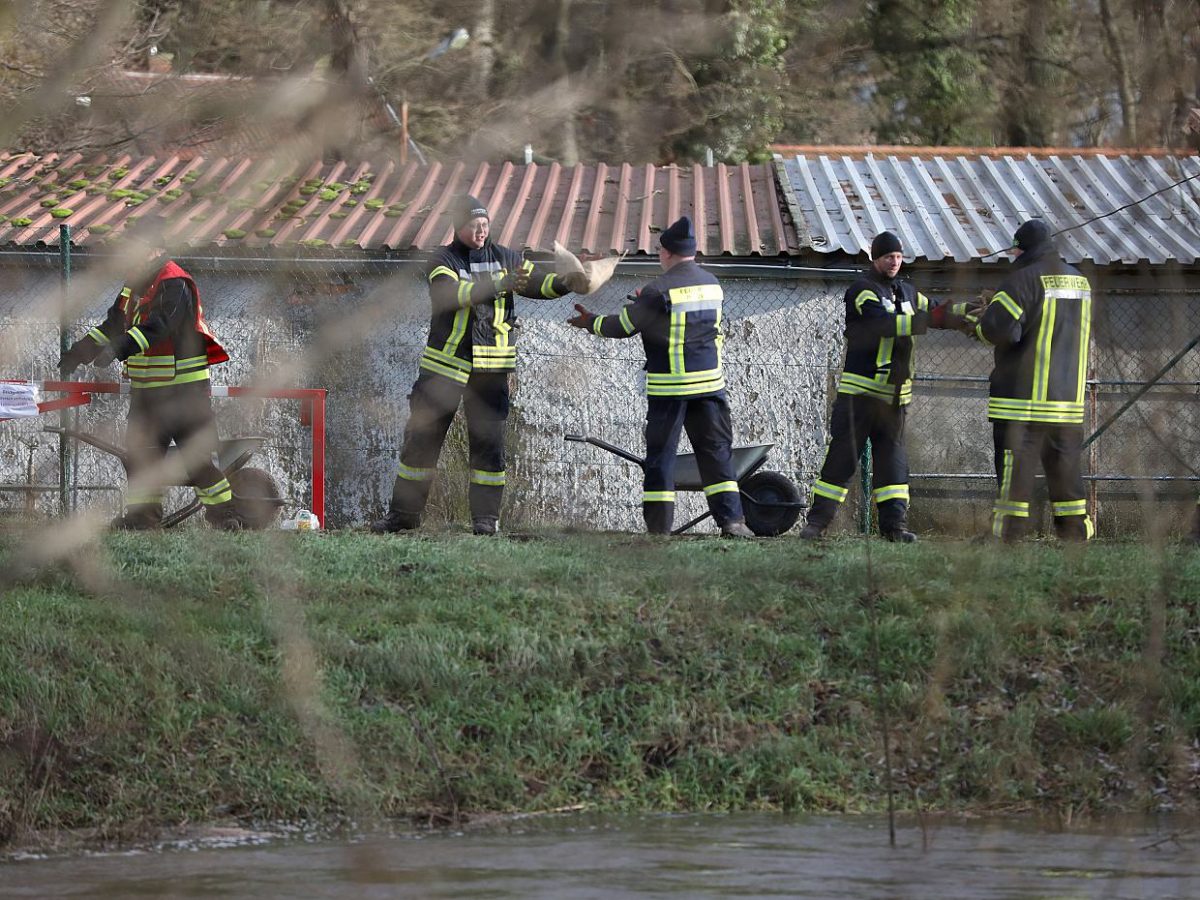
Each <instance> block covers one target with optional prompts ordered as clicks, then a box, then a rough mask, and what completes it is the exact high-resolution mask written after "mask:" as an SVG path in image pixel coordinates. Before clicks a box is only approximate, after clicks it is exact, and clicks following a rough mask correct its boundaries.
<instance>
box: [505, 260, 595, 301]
mask: <svg viewBox="0 0 1200 900" xmlns="http://www.w3.org/2000/svg"><path fill="white" fill-rule="evenodd" d="M521 268H522V271H523V272H525V274H526V279H525V283H524V286H522V287H518V288H516V292H517V293H518V294H520V295H521V296H522V297H528V298H530V299H531V300H554V299H556V298H558V297H562V296H564V295H566V294H574V293H579V292H580V291H581V290H583V289H584V288H586V287H587V276H586V275H585V274H584V273H583V272H571V273H568V274H566V275H558V274H556V273H555V272H553V271H551V270H550V269H547V268H545V267H544V266H537V265H534V264H533V263H532V262H530V261H529V260H526V261H525V262H524V264H523V265H522V267H521Z"/></svg>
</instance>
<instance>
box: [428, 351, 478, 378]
mask: <svg viewBox="0 0 1200 900" xmlns="http://www.w3.org/2000/svg"><path fill="white" fill-rule="evenodd" d="M421 368H422V369H424V370H425V371H426V372H433V373H434V374H435V375H444V376H445V377H447V378H449V379H450V380H451V381H457V382H458V383H459V384H466V383H467V381H468V379H470V377H471V373H470V372H463V371H462V370H460V369H452V368H451V367H450V366H447V365H443V364H442V363H440V362H437V361H436V360H432V359H428V358H427V357H422V358H421Z"/></svg>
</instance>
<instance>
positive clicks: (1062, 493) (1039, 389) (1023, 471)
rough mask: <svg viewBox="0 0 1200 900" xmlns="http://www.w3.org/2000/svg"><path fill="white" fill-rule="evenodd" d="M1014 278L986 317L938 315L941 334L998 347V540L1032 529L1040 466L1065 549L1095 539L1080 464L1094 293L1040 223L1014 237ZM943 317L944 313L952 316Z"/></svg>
mask: <svg viewBox="0 0 1200 900" xmlns="http://www.w3.org/2000/svg"><path fill="white" fill-rule="evenodd" d="M1012 252H1013V253H1014V254H1015V256H1016V262H1015V263H1014V264H1013V270H1012V272H1011V274H1009V276H1008V277H1007V278H1005V279H1004V281H1003V282H1002V283H1001V285H1000V287H999V289H998V290H997V291H996V292H995V294H993V295H992V297H991V299H990V301H989V302H988V303H987V305H986V306H985V307H983V308H982V310H975V311H972V312H970V313H968V315H967V316H966V319H965V321H963V320H961V319H959V318H958V316H957V315H956V314H958V313H961V312H963V310H962V309H961V307H959V306H958V305H956V306H955V307H953V308H949V307H939V309H938V310H937V311H935V313H934V316H933V318H932V321H931V323H930V324H931V325H932V326H933V327H957V328H959V329H960V330H963V331H965V332H966V333H967V334H969V335H971V336H972V337H974V338H975V339H976V340H978V341H980V342H981V343H983V344H986V345H989V346H992V347H995V368H993V369H992V375H991V390H990V395H989V397H988V419H989V420H991V422H992V437H993V442H994V445H995V460H996V481H997V484H998V488H999V490H998V491H997V496H996V503H995V505H994V506H993V508H992V535H993V536H994V537H996V538H999V539H1001V540H1006V541H1013V540H1018V539H1019V538H1020V537H1021V536H1022V535H1024V533H1025V531H1026V529H1027V527H1028V524H1029V511H1030V503H1031V502H1032V500H1033V480H1034V476H1035V474H1036V473H1037V469H1038V467H1039V465H1040V466H1041V467H1042V468H1044V469H1045V473H1046V488H1047V491H1048V493H1049V495H1050V503H1051V506H1052V508H1053V511H1054V527H1055V531H1056V532H1057V533H1058V536H1059V537H1060V538H1062V539H1063V540H1074V541H1083V540H1087V539H1088V538H1090V537H1091V536H1092V533H1093V528H1092V520H1091V518H1090V517H1089V516H1088V511H1087V500H1086V497H1085V494H1084V487H1083V479H1082V477H1081V475H1080V469H1079V464H1080V455H1081V452H1082V449H1083V398H1084V392H1085V389H1086V387H1087V370H1088V341H1089V339H1090V336H1091V321H1092V288H1091V285H1090V284H1089V283H1088V280H1087V278H1085V277H1084V276H1083V275H1082V274H1081V273H1080V271H1079V270H1078V269H1076V268H1075V267H1074V266H1071V265H1069V264H1067V263H1066V262H1065V261H1064V260H1063V259H1062V258H1061V257H1060V256H1059V254H1058V250H1057V248H1056V247H1055V244H1054V237H1053V235H1052V234H1051V232H1050V227H1049V226H1048V225H1047V224H1046V223H1045V222H1043V221H1042V220H1040V219H1031V220H1029V221H1028V222H1025V223H1024V224H1023V225H1021V227H1020V228H1018V229H1017V231H1016V234H1014V235H1013V248H1012ZM943 311H944V312H943Z"/></svg>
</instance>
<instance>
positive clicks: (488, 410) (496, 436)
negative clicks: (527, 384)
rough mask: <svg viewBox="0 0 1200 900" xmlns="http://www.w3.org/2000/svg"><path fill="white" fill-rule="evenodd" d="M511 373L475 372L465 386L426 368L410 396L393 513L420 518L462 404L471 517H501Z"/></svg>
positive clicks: (394, 493) (393, 497) (394, 491)
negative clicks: (426, 370) (466, 446)
mask: <svg viewBox="0 0 1200 900" xmlns="http://www.w3.org/2000/svg"><path fill="white" fill-rule="evenodd" d="M509 374H510V373H508V372H472V373H471V377H470V378H469V379H468V380H467V383H466V384H460V383H459V382H457V381H454V380H453V379H451V378H447V377H445V376H443V375H435V374H433V373H432V372H425V371H422V372H421V374H420V375H418V376H417V381H416V383H415V384H414V385H413V389H412V393H411V394H410V395H409V398H408V399H409V407H408V408H409V414H408V424H407V425H406V426H405V429H404V447H403V449H401V451H400V470H399V472H398V473H397V475H396V483H395V486H394V487H393V489H392V502H391V511H393V512H400V513H403V514H405V515H407V516H409V517H411V518H413V519H414V520H419V519H420V517H421V513H422V512H424V510H425V503H426V501H427V500H428V499H429V489H430V487H431V486H432V484H433V476H434V474H435V473H436V471H437V461H438V456H440V455H441V452H442V445H443V444H444V443H445V442H446V432H447V431H449V429H450V423H451V422H453V421H454V415H455V413H457V412H458V407H459V404H460V403H461V404H462V406H463V412H464V413H465V415H466V417H467V440H468V446H469V452H470V462H471V485H470V489H469V495H468V499H469V502H470V506H471V518H473V519H479V518H493V519H498V518H500V501H501V500H502V499H503V497H504V484H505V469H504V465H505V463H504V437H505V426H506V424H507V422H508V409H509Z"/></svg>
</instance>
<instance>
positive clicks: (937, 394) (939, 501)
mask: <svg viewBox="0 0 1200 900" xmlns="http://www.w3.org/2000/svg"><path fill="white" fill-rule="evenodd" d="M181 261H182V262H183V264H184V266H185V267H186V268H188V269H189V270H190V271H191V272H192V274H193V275H194V276H195V277H196V279H197V281H198V283H199V286H200V291H201V295H202V297H203V301H204V305H205V310H206V314H207V317H208V320H209V322H210V324H211V325H212V327H213V330H214V331H215V333H216V334H217V335H218V337H219V338H220V339H221V341H222V342H223V343H224V344H225V346H226V348H227V349H228V350H229V352H230V356H231V357H232V360H231V362H230V363H228V364H226V365H223V366H220V367H218V368H217V369H215V370H214V375H213V378H214V382H215V383H219V384H255V385H259V386H265V387H320V388H325V389H327V390H328V391H329V401H328V438H327V441H328V447H327V465H328V469H327V478H328V484H327V492H328V500H327V515H328V519H327V521H328V524H329V525H330V526H335V527H336V526H351V525H356V524H361V523H363V522H365V521H367V520H369V519H370V518H371V517H372V516H374V515H377V514H378V513H380V512H381V511H382V509H383V506H384V504H385V503H386V498H387V496H388V494H389V491H390V484H391V481H392V478H393V476H394V473H395V469H396V463H397V460H398V457H399V450H400V446H401V443H402V440H403V430H404V423H405V420H406V418H407V412H408V407H407V401H406V397H407V394H408V391H409V389H410V387H411V384H412V381H413V379H414V378H415V376H416V372H417V364H418V358H419V355H420V352H421V349H422V348H423V347H424V345H425V339H426V334H427V329H428V303H429V300H428V292H427V287H426V285H425V282H424V280H423V278H422V273H423V264H422V263H421V262H420V261H415V260H386V261H385V260H363V259H361V258H351V257H340V258H335V257H332V256H331V257H326V258H321V259H309V260H299V261H298V260H291V261H281V260H277V259H248V258H209V257H182V258H181ZM114 264H115V263H114V261H113V260H111V259H107V258H106V257H104V256H102V255H95V254H93V255H91V256H88V257H86V258H82V259H79V258H77V259H76V261H75V271H74V274H73V280H72V282H71V285H70V288H69V297H70V305H69V312H68V314H67V318H68V319H69V320H70V321H71V322H72V323H73V325H72V326H71V328H70V329H69V330H70V331H71V332H72V336H73V337H77V336H78V335H79V334H81V333H82V332H83V330H84V329H85V328H86V326H87V325H88V324H91V323H93V322H96V321H98V320H99V319H100V318H102V316H103V314H104V310H105V308H106V307H107V305H108V303H109V302H110V300H111V298H112V297H113V295H114V294H115V292H116V290H117V288H118V285H119V283H120V279H119V278H117V277H115V276H114V275H111V274H107V273H108V272H109V270H110V269H112V267H113V265H114ZM711 268H712V269H713V270H714V271H715V272H716V273H717V274H718V275H719V277H720V278H721V281H722V285H723V287H724V290H725V295H726V301H725V333H726V343H725V363H726V369H727V381H728V385H729V395H730V402H731V405H732V408H733V416H734V429H735V439H736V441H737V442H738V443H754V444H757V443H769V444H773V445H774V446H773V448H772V450H771V452H770V456H769V458H768V462H767V465H766V468H768V469H772V470H776V471H780V472H782V473H784V474H786V475H787V476H788V477H790V478H792V479H793V480H795V481H796V482H797V484H798V485H799V487H800V489H801V492H802V494H803V495H805V496H807V495H808V491H809V487H810V485H811V483H812V481H813V479H814V478H815V477H816V474H817V472H818V471H819V469H820V466H821V462H822V460H823V457H824V448H825V441H826V426H827V422H828V412H829V407H830V405H831V402H832V398H833V392H834V390H835V389H836V383H837V374H838V372H839V371H840V368H841V361H842V337H841V332H842V320H843V313H842V295H843V293H844V291H845V289H846V287H847V285H848V282H849V280H850V279H851V278H853V277H854V273H853V272H850V271H832V270H800V269H788V268H782V267H780V266H772V265H761V266H721V265H714V266H712V267H711ZM656 273H657V268H656V267H655V266H651V265H648V264H640V263H634V264H623V265H622V267H621V268H620V269H619V270H618V273H617V275H616V276H615V277H614V278H613V280H612V281H610V282H609V283H608V284H607V285H605V286H604V288H602V289H601V290H600V291H598V292H597V293H596V294H594V295H592V296H590V297H588V298H586V299H585V300H583V302H585V303H586V304H587V306H588V307H589V308H591V309H593V310H594V311H597V312H600V313H611V312H616V311H617V310H619V309H620V306H621V305H622V304H623V303H624V302H625V298H626V296H627V295H628V294H629V293H630V292H631V291H633V290H634V289H636V288H637V287H638V286H640V285H641V284H644V283H645V282H646V281H648V280H650V279H651V278H653V277H654V275H655V274H656ZM999 274H1001V273H1000V269H996V270H995V271H993V270H991V269H988V268H986V267H985V268H983V269H978V270H970V271H968V270H965V269H964V270H963V271H960V272H955V273H950V274H947V273H936V272H934V273H922V272H920V271H914V272H913V273H912V274H911V277H912V279H913V281H914V282H915V283H916V284H917V285H918V287H919V288H920V289H921V290H922V291H924V292H925V293H927V294H928V295H930V297H931V298H932V299H933V300H934V301H935V302H938V301H941V300H943V299H947V298H949V297H951V296H955V297H965V296H972V295H974V294H975V293H977V292H978V291H979V289H980V288H981V287H988V286H991V287H994V286H995V280H996V278H997V277H998V275H999ZM1096 282H1097V284H1096V287H1097V300H1096V310H1095V315H1094V330H1093V345H1094V346H1093V357H1092V360H1093V365H1092V383H1091V386H1090V389H1089V392H1088V406H1087V416H1088V418H1087V431H1088V433H1089V434H1090V433H1092V432H1094V431H1097V430H1099V429H1100V428H1101V426H1105V427H1104V430H1103V431H1102V432H1101V433H1100V435H1099V437H1098V439H1097V440H1095V441H1094V442H1093V443H1092V444H1090V445H1089V447H1088V449H1087V453H1086V458H1085V460H1084V467H1085V472H1086V473H1087V477H1088V478H1089V484H1090V485H1091V487H1092V489H1093V499H1094V500H1096V501H1098V502H1099V510H1100V515H1099V524H1100V526H1101V528H1102V531H1105V532H1107V533H1110V534H1114V533H1124V532H1126V531H1128V530H1129V529H1130V528H1132V527H1135V526H1136V527H1140V524H1141V522H1142V520H1143V515H1142V505H1143V504H1144V503H1145V502H1146V501H1148V500H1156V501H1161V500H1162V499H1164V498H1171V497H1176V498H1178V497H1180V496H1184V497H1189V498H1190V496H1191V493H1192V485H1191V480H1192V479H1194V476H1195V472H1194V469H1193V468H1192V464H1191V460H1193V459H1195V458H1196V449H1197V448H1196V447H1195V446H1194V444H1195V442H1196V438H1195V433H1196V432H1195V428H1194V422H1193V417H1194V415H1195V413H1194V412H1193V410H1194V408H1195V404H1194V402H1193V401H1194V398H1195V394H1196V388H1197V385H1198V384H1200V371H1198V369H1197V366H1200V362H1198V361H1197V357H1196V354H1195V353H1183V354H1182V355H1181V356H1179V354H1180V351H1182V350H1184V349H1185V347H1186V346H1187V345H1188V342H1189V340H1190V339H1191V338H1192V337H1193V336H1194V335H1195V334H1198V333H1200V314H1198V313H1197V312H1196V310H1195V303H1194V302H1193V300H1194V293H1192V292H1189V291H1188V290H1187V289H1186V285H1185V284H1184V279H1183V276H1182V275H1180V276H1177V277H1176V278H1174V279H1167V278H1165V277H1164V278H1151V277H1144V278H1141V279H1133V280H1122V279H1119V278H1112V279H1111V280H1110V283H1106V280H1105V279H1104V278H1099V277H1097V278H1096ZM62 296H63V286H62V276H61V271H60V267H59V265H58V264H57V256H55V255H52V254H49V253H48V254H44V255H40V254H22V255H19V256H14V257H13V258H11V259H10V260H9V261H8V265H7V266H6V267H5V284H4V287H3V289H0V323H2V324H3V326H4V329H3V335H4V336H3V339H2V343H0V363H2V366H0V377H6V378H30V379H33V380H45V379H49V378H53V377H56V371H55V365H54V364H55V361H56V360H57V358H58V332H59V314H58V313H59V309H60V306H61V298H62ZM579 300H580V298H578V297H573V296H568V297H565V298H561V299H559V300H554V301H537V300H519V301H518V313H519V327H518V329H517V335H518V338H517V346H518V348H519V364H518V374H517V376H516V378H515V381H514V392H513V410H512V414H511V418H510V429H509V445H510V448H509V449H510V454H509V489H508V491H507V494H506V501H505V509H504V518H505V520H506V524H507V525H508V526H509V527H518V526H533V525H555V526H566V527H581V528H611V529H630V530H638V529H640V527H641V519H640V495H641V479H640V470H639V469H638V468H637V467H636V466H634V465H633V464H631V463H628V462H626V461H624V460H622V459H620V458H618V457H616V456H613V455H611V454H608V453H606V452H604V451H602V450H599V449H597V448H595V447H592V446H587V445H580V444H574V443H566V442H564V440H563V437H564V435H566V434H569V433H577V434H583V435H588V436H593V437H598V438H602V439H604V440H607V441H609V442H611V443H614V444H617V445H619V446H622V447H625V448H627V449H629V450H632V451H633V452H635V453H639V454H640V453H641V451H642V448H643V446H644V438H643V433H642V430H643V422H644V413H645V400H644V395H643V382H644V375H643V372H642V365H643V362H644V359H645V357H644V354H643V351H642V347H641V341H640V340H639V339H636V338H635V339H633V340H625V341H616V340H603V339H601V338H597V337H595V336H594V335H591V334H589V333H586V332H581V331H579V330H577V329H573V328H570V327H569V326H568V325H566V324H565V320H566V319H567V318H568V316H569V315H570V314H571V311H572V306H573V304H574V303H575V302H577V301H579ZM1175 356H1179V358H1178V359H1176V360H1175V361H1174V364H1173V365H1172V367H1171V368H1170V369H1169V370H1167V371H1165V372H1161V370H1162V369H1163V368H1164V367H1165V366H1166V365H1167V363H1169V362H1171V361H1172V358H1173V357H1175ZM917 368H918V371H919V375H918V380H917V385H916V387H917V390H916V399H915V401H914V403H913V405H912V407H911V408H910V415H909V425H908V450H909V456H910V460H911V468H912V472H913V521H914V524H915V525H916V526H917V527H918V528H921V529H924V530H935V531H941V532H946V533H959V534H962V533H973V532H977V531H980V530H982V529H984V528H985V527H986V525H987V520H988V517H989V515H990V506H991V496H992V492H993V490H994V480H993V476H992V449H991V429H990V427H989V426H988V424H987V422H986V395H987V375H988V373H989V371H990V369H991V353H990V351H989V350H988V349H987V348H984V347H981V346H979V345H978V344H975V343H973V342H971V341H969V340H967V339H966V338H964V337H962V336H961V335H958V334H955V333H948V332H935V333H931V334H929V335H926V336H924V337H922V338H920V339H919V341H918V357H917ZM1160 372H1161V375H1160V377H1159V380H1157V381H1156V383H1155V384H1154V386H1153V387H1152V388H1150V389H1149V390H1148V391H1147V392H1146V394H1145V395H1144V396H1142V397H1141V398H1140V399H1138V400H1137V402H1136V403H1134V404H1133V405H1132V406H1131V407H1130V408H1129V409H1128V410H1126V411H1124V412H1123V413H1122V414H1121V415H1120V416H1119V417H1118V418H1116V420H1115V421H1114V422H1112V423H1111V424H1107V423H1108V422H1109V420H1110V419H1111V418H1112V417H1113V415H1114V414H1115V413H1117V412H1118V411H1119V410H1120V408H1121V406H1122V404H1123V403H1124V401H1125V400H1126V399H1128V398H1130V397H1131V396H1132V394H1133V393H1134V392H1135V391H1137V390H1139V389H1140V388H1141V387H1142V385H1143V384H1144V383H1146V382H1147V381H1148V380H1149V379H1151V378H1152V377H1153V376H1155V375H1156V374H1159V373H1160ZM80 375H81V377H85V378H96V379H98V380H108V379H112V378H114V377H115V369H114V370H110V371H108V372H106V373H95V372H84V373H80ZM215 403H216V405H217V410H218V417H219V420H220V423H221V430H222V434H223V436H226V437H229V436H234V435H243V434H262V435H265V436H266V437H267V441H266V444H265V446H264V448H263V450H262V451H260V453H259V454H258V458H256V461H255V464H256V465H260V466H263V467H264V468H266V469H268V470H269V471H270V472H271V473H272V474H273V476H274V477H275V478H276V480H277V482H278V483H279V485H280V487H281V490H282V492H283V493H284V495H285V496H286V497H288V498H289V499H290V500H291V502H292V503H293V505H295V506H301V505H305V500H306V498H307V497H309V496H310V492H311V479H312V461H311V459H310V455H309V437H308V435H307V434H306V433H305V432H304V430H303V427H302V426H301V425H300V424H299V422H298V416H297V411H296V409H294V408H293V407H294V403H292V402H291V401H271V400H262V399H260V400H252V401H247V400H218V401H215ZM124 415H125V401H124V400H122V399H120V398H105V399H103V400H98V401H97V402H95V403H93V404H92V405H91V406H89V407H86V408H83V409H81V410H79V411H78V412H77V413H73V414H72V416H73V417H77V419H78V423H79V425H80V427H82V428H84V429H86V430H91V431H94V432H97V433H100V434H102V435H104V436H107V437H110V438H112V439H114V440H117V441H118V442H119V440H120V437H121V431H122V423H123V420H124ZM45 424H47V423H46V422H43V421H41V420H40V419H39V420H34V421H24V422H20V421H13V422H6V423H3V424H0V483H2V484H3V488H4V490H3V491H2V492H0V510H3V511H6V512H9V513H13V512H20V511H27V512H37V513H43V514H50V513H53V512H55V511H56V510H57V508H58V493H57V489H56V485H57V484H58V483H59V476H58V469H59V462H60V461H59V456H58V443H57V437H55V436H52V435H47V434H45V433H43V432H42V431H41V427H42V426H43V425H45ZM681 449H682V450H686V449H688V448H687V446H686V440H685V441H684V445H683V446H682V447H681ZM73 457H75V458H77V459H78V464H77V465H76V466H75V467H74V468H73V470H72V476H71V485H70V491H69V494H70V496H69V498H68V499H69V501H70V502H69V503H68V506H91V505H97V504H99V505H102V506H104V507H106V508H107V509H109V510H111V511H112V512H115V511H116V509H117V505H118V499H117V498H118V496H119V493H118V492H119V488H120V487H121V484H122V481H123V475H122V472H121V468H120V466H119V464H117V463H116V461H115V460H114V459H112V458H111V457H106V456H104V455H103V454H100V453H99V452H98V451H94V450H91V449H89V448H84V449H78V448H76V450H75V452H74V453H73ZM467 468H468V466H467V462H466V434H465V429H463V428H462V425H461V422H458V423H456V425H455V427H454V428H453V429H452V431H451V434H450V436H449V438H448V441H447V446H446V448H445V450H444V451H443V455H442V465H441V472H440V473H439V477H438V481H437V484H436V487H435V490H434V494H433V497H432V499H431V504H430V508H429V517H430V519H431V520H434V521H437V520H455V519H457V520H459V521H461V520H463V519H465V517H466V510H465V504H466V499H465V498H466V481H467ZM680 500H681V502H680V509H679V510H678V511H677V521H679V522H682V521H684V520H685V519H684V517H685V516H687V517H691V516H692V515H696V514H698V513H699V512H701V511H703V509H704V504H703V498H702V496H701V495H699V494H682V495H681V497H680ZM1192 502H1194V499H1193V500H1192ZM1183 505H1184V504H1183V502H1182V501H1181V503H1180V504H1178V505H1176V506H1171V507H1169V508H1170V509H1171V510H1172V511H1173V512H1177V511H1179V510H1181V509H1182V508H1183ZM854 506H855V504H854V503H853V502H852V503H848V504H847V509H846V511H845V524H846V525H847V526H848V527H854V524H855V523H854V517H853V512H854ZM1159 508H1161V505H1160V507H1159Z"/></svg>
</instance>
